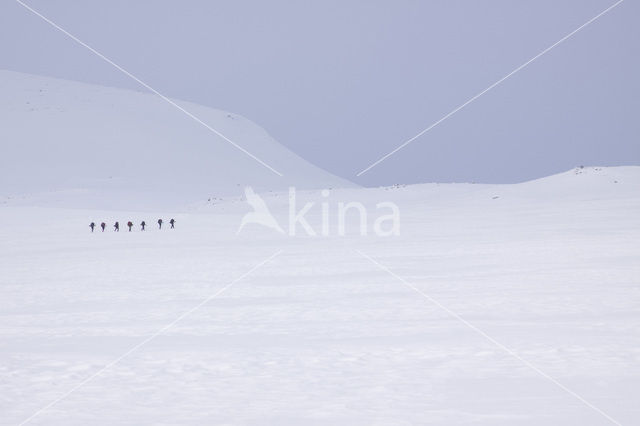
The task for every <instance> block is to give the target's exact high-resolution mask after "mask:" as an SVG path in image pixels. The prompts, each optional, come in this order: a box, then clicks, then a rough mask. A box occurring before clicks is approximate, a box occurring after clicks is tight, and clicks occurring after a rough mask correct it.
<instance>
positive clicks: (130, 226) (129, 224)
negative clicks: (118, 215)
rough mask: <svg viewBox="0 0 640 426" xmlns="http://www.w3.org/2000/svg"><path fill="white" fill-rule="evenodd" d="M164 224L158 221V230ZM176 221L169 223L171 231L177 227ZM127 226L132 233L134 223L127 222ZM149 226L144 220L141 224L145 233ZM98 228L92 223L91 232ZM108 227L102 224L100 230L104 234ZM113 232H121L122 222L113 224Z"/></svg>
mask: <svg viewBox="0 0 640 426" xmlns="http://www.w3.org/2000/svg"><path fill="white" fill-rule="evenodd" d="M163 223H164V221H163V220H162V219H158V229H162V224H163ZM175 223H176V221H175V220H174V219H171V220H170V221H169V224H170V225H171V229H173V228H174V227H175V226H174V225H175ZM127 226H128V227H129V232H131V228H132V227H133V222H131V221H129V222H127ZM146 226H147V223H146V222H145V221H144V220H143V221H142V222H140V230H141V231H144V228H145V227H146ZM95 227H96V224H95V223H94V222H91V223H90V224H89V228H91V232H93V230H94V228H95ZM106 227H107V224H106V223H104V222H102V223H101V224H100V228H102V232H104V229H105V228H106ZM113 230H114V232H120V222H116V223H114V224H113Z"/></svg>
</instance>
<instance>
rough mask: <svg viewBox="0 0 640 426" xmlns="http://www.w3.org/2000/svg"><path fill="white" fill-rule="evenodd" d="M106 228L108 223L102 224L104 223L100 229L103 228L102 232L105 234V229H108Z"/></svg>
mask: <svg viewBox="0 0 640 426" xmlns="http://www.w3.org/2000/svg"><path fill="white" fill-rule="evenodd" d="M106 227H107V224H106V223H104V222H102V223H101V224H100V228H102V232H104V228H106Z"/></svg>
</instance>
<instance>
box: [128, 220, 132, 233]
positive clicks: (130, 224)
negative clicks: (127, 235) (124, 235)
mask: <svg viewBox="0 0 640 426" xmlns="http://www.w3.org/2000/svg"><path fill="white" fill-rule="evenodd" d="M127 226H128V227H129V232H131V227H132V226H133V222H131V221H129V222H127Z"/></svg>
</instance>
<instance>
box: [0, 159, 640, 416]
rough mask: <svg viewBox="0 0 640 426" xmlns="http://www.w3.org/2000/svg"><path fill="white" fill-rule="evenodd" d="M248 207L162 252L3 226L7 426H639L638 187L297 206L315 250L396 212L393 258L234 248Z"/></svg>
mask: <svg viewBox="0 0 640 426" xmlns="http://www.w3.org/2000/svg"><path fill="white" fill-rule="evenodd" d="M241 195H242V194H241V193H238V194H237V195H236V196H235V197H234V198H230V199H224V200H217V199H216V200H212V201H211V202H208V203H206V204H204V205H199V206H197V208H194V210H192V211H191V212H190V213H181V214H178V215H176V216H175V218H176V219H177V227H176V229H174V230H170V229H163V230H162V231H159V230H157V229H156V226H155V225H154V223H155V220H156V219H157V217H164V219H165V222H166V220H167V219H169V218H170V217H171V215H172V213H171V212H167V211H160V210H158V211H155V212H151V213H150V212H145V213H140V212H122V211H98V210H77V209H60V208H40V207H25V206H20V205H16V204H12V203H11V201H9V202H7V203H5V204H3V205H0V241H2V244H1V245H0V271H1V273H0V318H1V320H0V326H1V328H0V413H2V414H1V415H0V423H1V424H7V425H9V424H19V423H20V422H23V421H25V420H28V423H27V424H34V425H88V424H91V425H114V424H130V425H140V424H163V425H175V424H192V425H196V424H198V425H202V424H219V425H410V424H434V425H436V424H437V425H442V424H478V425H514V424H518V425H542V424H545V425H548V424H550V425H567V424H574V425H606V424H614V423H613V422H612V421H611V420H610V419H609V418H607V417H606V416H610V418H611V419H614V420H615V421H617V422H620V423H622V424H628V425H631V424H639V423H640V408H639V407H640V397H639V396H638V389H640V303H639V302H640V246H639V243H638V241H640V226H639V225H640V168H638V167H623V168H597V169H596V168H585V169H576V170H572V171H570V172H567V173H564V174H560V175H557V176H552V177H549V178H545V179H541V180H537V181H532V182H527V183H523V184H518V185H472V184H428V185H416V186H407V187H393V188H379V189H346V190H335V191H333V192H332V193H331V194H330V196H329V197H325V198H322V197H321V195H320V193H319V192H318V191H306V192H301V193H299V194H298V195H299V199H298V201H299V202H300V203H302V202H305V201H309V200H314V201H316V204H315V205H314V206H313V208H312V209H311V210H310V213H309V216H308V220H309V222H310V224H311V225H312V226H314V227H316V229H318V228H317V227H318V226H319V220H320V212H321V209H320V206H319V205H318V204H319V203H320V202H321V201H323V200H324V201H326V200H328V203H329V207H330V209H329V210H330V212H331V214H332V216H331V217H332V218H333V217H334V216H333V215H335V211H336V205H337V203H338V202H339V201H345V202H346V201H361V202H363V203H364V204H365V205H367V206H368V207H370V208H371V209H372V210H371V213H370V219H371V218H374V217H375V216H376V214H375V204H376V203H378V202H381V201H394V202H395V203H397V205H398V206H399V208H400V210H401V234H400V236H397V237H388V238H381V237H376V236H374V235H372V234H370V235H368V236H366V237H362V236H360V235H359V233H358V229H359V228H358V226H357V223H355V222H357V221H356V220H355V219H356V218H355V215H354V216H353V217H350V220H349V221H348V222H347V225H348V227H347V231H348V235H347V236H345V237H339V236H337V235H335V233H333V232H332V234H331V236H330V237H316V238H311V237H307V236H305V233H304V231H303V230H302V229H299V230H298V231H299V233H298V236H296V237H290V236H287V235H283V234H280V233H277V232H275V231H273V230H270V229H267V228H261V227H260V226H259V225H248V226H247V227H245V229H244V230H243V231H242V233H241V234H239V235H236V230H237V227H238V225H239V224H240V220H241V218H242V215H243V214H244V213H246V212H247V211H249V210H250V209H249V207H248V206H247V205H246V204H245V203H244V202H243V201H242V200H241ZM263 196H264V200H265V203H266V204H267V205H268V206H269V208H270V209H271V210H272V212H273V213H274V215H275V216H276V218H277V219H278V221H279V222H280V223H281V224H282V226H283V228H285V229H286V222H285V220H286V216H287V210H286V209H287V202H285V200H286V198H287V196H286V194H283V193H267V194H263ZM300 206H301V205H300ZM299 208H300V207H298V209H299ZM142 219H145V220H146V221H147V223H149V224H150V226H149V229H148V230H147V231H146V232H144V233H143V232H140V231H139V230H138V227H137V226H136V228H135V231H134V232H131V233H129V232H126V230H125V229H124V228H125V227H124V226H123V229H122V230H121V232H120V233H119V234H117V233H114V232H112V230H111V225H112V223H113V221H115V220H119V221H120V223H121V224H123V225H124V223H126V221H128V220H132V221H133V222H134V223H136V225H137V224H138V223H139V222H140V220H142ZM101 220H105V221H106V222H107V223H108V225H109V227H108V229H107V232H105V233H104V234H103V233H99V232H96V233H93V234H92V233H90V232H89V228H88V226H87V225H88V224H89V222H90V221H95V222H97V223H99V222H100V221H101ZM332 220H333V219H332ZM359 252H360V253H363V254H365V255H366V256H370V257H371V258H373V259H375V261H376V262H379V264H380V265H383V266H384V268H388V269H389V270H390V271H392V272H393V274H396V275H397V276H398V277H400V278H401V279H402V280H405V281H406V283H405V282H402V281H401V280H399V279H398V278H396V277H394V276H392V275H391V274H389V272H387V271H385V270H384V269H383V268H381V267H380V266H378V265H376V264H374V263H373V262H372V261H371V260H369V259H367V258H366V257H363V256H362V255H361V254H360V253H359ZM277 253H279V254H277ZM275 254H277V255H276V256H275V257H274V258H273V259H272V260H271V261H269V262H268V263H266V264H264V265H262V266H259V267H257V268H256V265H259V264H261V262H264V261H265V260H266V259H268V258H270V257H271V256H274V255H275ZM411 287H414V288H411ZM221 291H222V292H221ZM220 292H221V293H220ZM420 293H422V294H420ZM212 296H215V297H213V298H212ZM430 298H431V299H430ZM205 301H206V303H203V302H205ZM434 301H436V302H437V303H439V304H440V305H441V306H438V305H437V304H436V303H434ZM196 307H198V308H197V309H195V310H194V308H196ZM442 307H446V308H447V309H448V310H450V312H447V311H446V310H444V309H443V308H442ZM451 312H453V313H455V314H456V315H459V316H460V317H461V318H463V319H464V320H466V321H468V323H469V324H471V325H473V326H474V327H477V329H478V330H481V331H482V333H486V336H490V337H491V338H492V339H495V341H497V342H499V343H500V344H502V345H504V346H505V347H506V348H508V349H510V350H512V351H513V352H514V354H516V355H517V357H520V358H521V359H517V358H516V357H514V356H513V355H512V354H509V353H507V351H505V350H504V348H501V347H498V346H497V345H496V344H495V343H494V342H492V341H490V340H489V339H488V338H487V337H486V336H483V335H481V334H480V333H479V332H478V331H477V330H474V329H471V328H470V327H469V326H468V325H465V324H464V323H462V322H461V321H460V319H459V318H456V317H455V316H454V315H452V314H451ZM185 313H187V315H184V314H185ZM176 319H180V320H179V321H177V322H176ZM170 324H173V325H171V326H170V327H168V328H166V327H167V326H168V325H170ZM159 330H163V332H162V333H160V334H158V335H157V336H156V333H157V332H158V331H159ZM153 336H156V337H153ZM141 343H142V345H140V344H141ZM138 345H139V346H138ZM132 348H136V349H134V350H133V351H131V349H132ZM124 354H126V355H125V356H124V357H123V355H124ZM114 360H117V362H115V363H114ZM524 361H526V362H527V363H530V364H531V365H533V366H535V368H538V369H539V370H540V371H541V372H544V374H547V375H548V376H549V377H551V378H552V379H553V380H556V381H557V383H560V384H561V385H562V386H565V387H566V388H567V389H569V390H571V391H572V392H575V393H576V394H577V395H579V396H580V397H581V398H583V399H584V400H585V401H587V402H586V403H585V402H583V401H581V400H579V399H578V398H577V397H576V396H574V395H572V394H570V393H569V392H568V391H566V390H565V389H562V388H561V387H560V386H559V385H558V384H557V383H554V382H553V381H552V380H551V379H549V378H546V377H543V376H542V375H541V374H540V373H539V372H536V371H534V370H533V369H532V368H531V367H530V366H528V365H526V364H525V362H524ZM105 366H107V368H106V369H104V367H105ZM96 373H99V374H97V375H96ZM87 379H89V380H88V381H87ZM83 383H84V384H83ZM79 385H80V386H79ZM78 386H79V387H78ZM72 390H73V391H72ZM70 391H72V392H71V393H69V392H70ZM60 398H62V399H60ZM56 401H57V402H56ZM53 402H56V403H55V404H54V405H51V406H49V405H50V404H51V403H53ZM590 405H591V406H590ZM44 407H48V408H46V409H45V410H43V411H39V410H41V409H42V408H44ZM593 407H596V408H597V410H601V411H602V412H604V413H605V414H606V415H603V414H602V413H601V412H599V411H597V410H596V408H593ZM36 413H37V415H35V417H32V416H33V415H34V414H36Z"/></svg>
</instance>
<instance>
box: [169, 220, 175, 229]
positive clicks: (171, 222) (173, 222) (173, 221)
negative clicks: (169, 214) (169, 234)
mask: <svg viewBox="0 0 640 426" xmlns="http://www.w3.org/2000/svg"><path fill="white" fill-rule="evenodd" d="M169 223H170V224H171V229H173V225H174V224H175V223H176V221H175V220H173V219H171V220H170V221H169Z"/></svg>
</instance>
